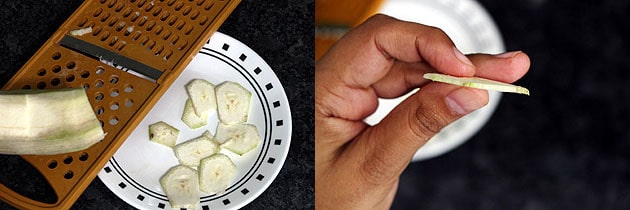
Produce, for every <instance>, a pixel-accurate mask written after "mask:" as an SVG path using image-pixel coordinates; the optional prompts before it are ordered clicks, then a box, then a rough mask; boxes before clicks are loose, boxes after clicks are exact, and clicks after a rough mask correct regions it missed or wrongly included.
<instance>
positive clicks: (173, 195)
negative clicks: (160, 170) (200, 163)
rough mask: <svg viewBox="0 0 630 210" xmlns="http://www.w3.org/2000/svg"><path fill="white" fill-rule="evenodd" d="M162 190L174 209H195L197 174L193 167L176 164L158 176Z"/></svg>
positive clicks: (197, 197) (197, 189) (197, 200)
mask: <svg viewBox="0 0 630 210" xmlns="http://www.w3.org/2000/svg"><path fill="white" fill-rule="evenodd" d="M160 185H162V190H164V193H165V194H166V197H168V201H169V203H170V204H171V207H172V208H174V209H180V208H186V209H196V208H197V205H199V200H200V199H199V195H200V192H199V175H198V174H197V171H195V169H192V168H190V167H188V166H184V165H177V166H174V167H172V168H170V169H169V170H168V171H167V172H166V173H165V174H164V175H162V177H161V178H160Z"/></svg>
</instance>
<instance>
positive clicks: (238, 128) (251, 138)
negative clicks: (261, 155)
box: [215, 123, 260, 155]
mask: <svg viewBox="0 0 630 210" xmlns="http://www.w3.org/2000/svg"><path fill="white" fill-rule="evenodd" d="M215 139H216V141H217V142H219V143H220V144H221V147H222V148H225V149H227V150H230V151H232V152H234V153H236V154H237V155H244V154H245V153H247V152H249V151H252V150H254V149H255V148H256V147H257V146H258V144H260V135H259V134H258V130H257V129H256V126H254V125H251V124H234V125H226V124H223V123H219V125H218V126H217V134H216V136H215Z"/></svg>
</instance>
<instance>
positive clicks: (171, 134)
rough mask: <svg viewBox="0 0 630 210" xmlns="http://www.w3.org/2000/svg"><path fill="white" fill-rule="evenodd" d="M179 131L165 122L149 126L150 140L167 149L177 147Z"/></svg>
mask: <svg viewBox="0 0 630 210" xmlns="http://www.w3.org/2000/svg"><path fill="white" fill-rule="evenodd" d="M177 138H179V130H178V129H177V128H175V127H173V126H171V125H169V124H167V123H165V122H164V121H159V122H156V123H153V124H151V125H149V140H150V141H152V142H155V143H158V144H162V145H164V146H167V147H173V146H175V143H176V142H177Z"/></svg>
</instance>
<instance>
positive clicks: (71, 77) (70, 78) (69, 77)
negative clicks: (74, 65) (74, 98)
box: [66, 74, 74, 83]
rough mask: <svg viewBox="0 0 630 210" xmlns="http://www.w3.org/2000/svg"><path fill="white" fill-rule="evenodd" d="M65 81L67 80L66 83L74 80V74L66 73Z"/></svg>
mask: <svg viewBox="0 0 630 210" xmlns="http://www.w3.org/2000/svg"><path fill="white" fill-rule="evenodd" d="M66 82H67V83H72V82H74V74H68V75H66Z"/></svg>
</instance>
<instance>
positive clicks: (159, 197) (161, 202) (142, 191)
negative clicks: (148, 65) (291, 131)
mask: <svg viewBox="0 0 630 210" xmlns="http://www.w3.org/2000/svg"><path fill="white" fill-rule="evenodd" d="M221 49H222V50H224V51H228V50H229V49H230V45H229V44H227V43H224V44H223V45H222V47H221ZM206 51H209V52H210V53H208V52H206ZM200 54H204V55H208V56H211V57H214V58H218V59H220V60H222V61H224V62H226V63H229V61H231V62H232V63H236V64H238V63H237V62H236V61H235V60H234V59H231V58H229V57H228V56H225V55H224V54H222V53H220V52H218V51H215V50H213V49H209V48H203V49H202V51H200ZM217 54H218V55H220V56H217ZM247 57H248V56H247V55H246V54H241V55H240V56H239V57H238V60H240V61H241V62H245V61H246V60H247ZM225 59H228V60H229V61H227V60H225ZM230 65H231V66H232V67H233V68H234V70H236V71H239V73H241V74H243V76H245V75H244V73H246V74H249V73H248V72H253V73H254V74H255V75H260V74H261V73H262V72H263V70H262V69H261V68H260V67H255V68H254V69H253V70H251V71H250V70H246V69H244V68H243V67H242V66H241V65H238V68H237V67H236V66H234V65H232V64H230ZM245 77H246V78H248V80H249V82H250V84H251V85H252V87H254V89H256V90H255V92H256V94H258V98H259V99H260V100H261V104H263V109H264V112H265V113H264V115H265V122H266V123H265V136H264V139H263V149H262V150H261V153H260V154H259V156H258V160H256V163H255V164H254V166H253V167H252V168H250V170H249V171H248V173H247V174H246V175H245V176H244V177H243V178H242V179H241V180H238V181H237V182H236V184H235V185H233V186H230V187H229V188H228V189H227V190H226V192H225V193H224V194H222V195H210V196H206V197H202V198H201V208H202V209H210V206H209V205H208V203H207V202H212V201H215V200H219V201H220V203H221V204H223V206H226V207H229V206H230V205H231V204H232V201H230V199H229V198H224V197H226V196H227V195H230V194H231V193H233V192H240V195H241V196H248V195H249V193H250V190H249V189H248V188H246V187H243V185H244V184H245V183H247V182H249V181H250V180H251V179H252V178H254V179H255V180H257V181H259V182H262V181H265V178H266V177H265V175H263V174H261V173H258V174H256V175H255V176H253V174H254V173H256V172H257V169H258V168H259V167H260V166H261V165H262V164H263V161H264V162H265V163H266V164H270V165H274V164H276V163H277V161H276V160H277V157H266V156H267V151H268V150H269V149H270V145H271V139H272V138H271V134H270V133H267V132H268V131H271V130H272V129H270V128H269V127H268V126H269V125H268V124H269V123H271V122H272V120H271V111H272V110H271V108H270V107H269V101H268V100H267V96H266V95H265V93H264V92H262V89H261V87H260V84H258V81H255V80H254V81H252V80H250V79H249V77H247V76H245ZM250 77H251V75H250ZM264 88H265V90H266V91H271V90H272V89H273V88H274V85H273V84H272V83H267V84H265V85H264ZM263 100H265V101H263ZM271 105H272V106H273V108H274V109H277V108H280V107H282V106H283V105H282V102H280V101H279V100H274V101H273V102H271ZM287 106H288V104H287ZM274 125H275V126H276V127H282V126H284V120H282V119H278V120H276V121H275V123H274ZM282 144H283V139H279V138H275V139H273V146H276V147H277V146H282ZM264 158H266V161H265V160H263V159H264ZM112 168H114V169H112ZM103 171H105V173H107V174H110V173H111V172H114V171H115V172H116V175H120V176H121V177H122V178H123V179H124V181H126V182H127V183H125V182H120V183H119V184H118V187H120V189H122V190H134V191H137V192H138V193H139V194H138V195H137V196H136V199H137V200H139V201H145V200H146V198H148V197H150V198H153V199H155V200H156V201H157V205H156V206H157V208H159V209H165V208H167V205H166V203H168V200H167V198H166V196H165V195H163V194H160V193H157V192H155V191H153V190H150V189H148V188H146V187H144V186H141V185H140V184H139V183H138V182H136V181H135V180H133V179H132V178H131V177H130V176H129V175H128V174H126V172H125V171H124V170H123V169H121V168H120V166H119V165H118V163H117V162H116V160H115V158H112V159H111V160H110V161H109V162H108V165H107V166H106V167H105V168H103ZM129 185H130V186H132V188H128V186H129ZM145 202H153V201H148V200H147V201H145Z"/></svg>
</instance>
